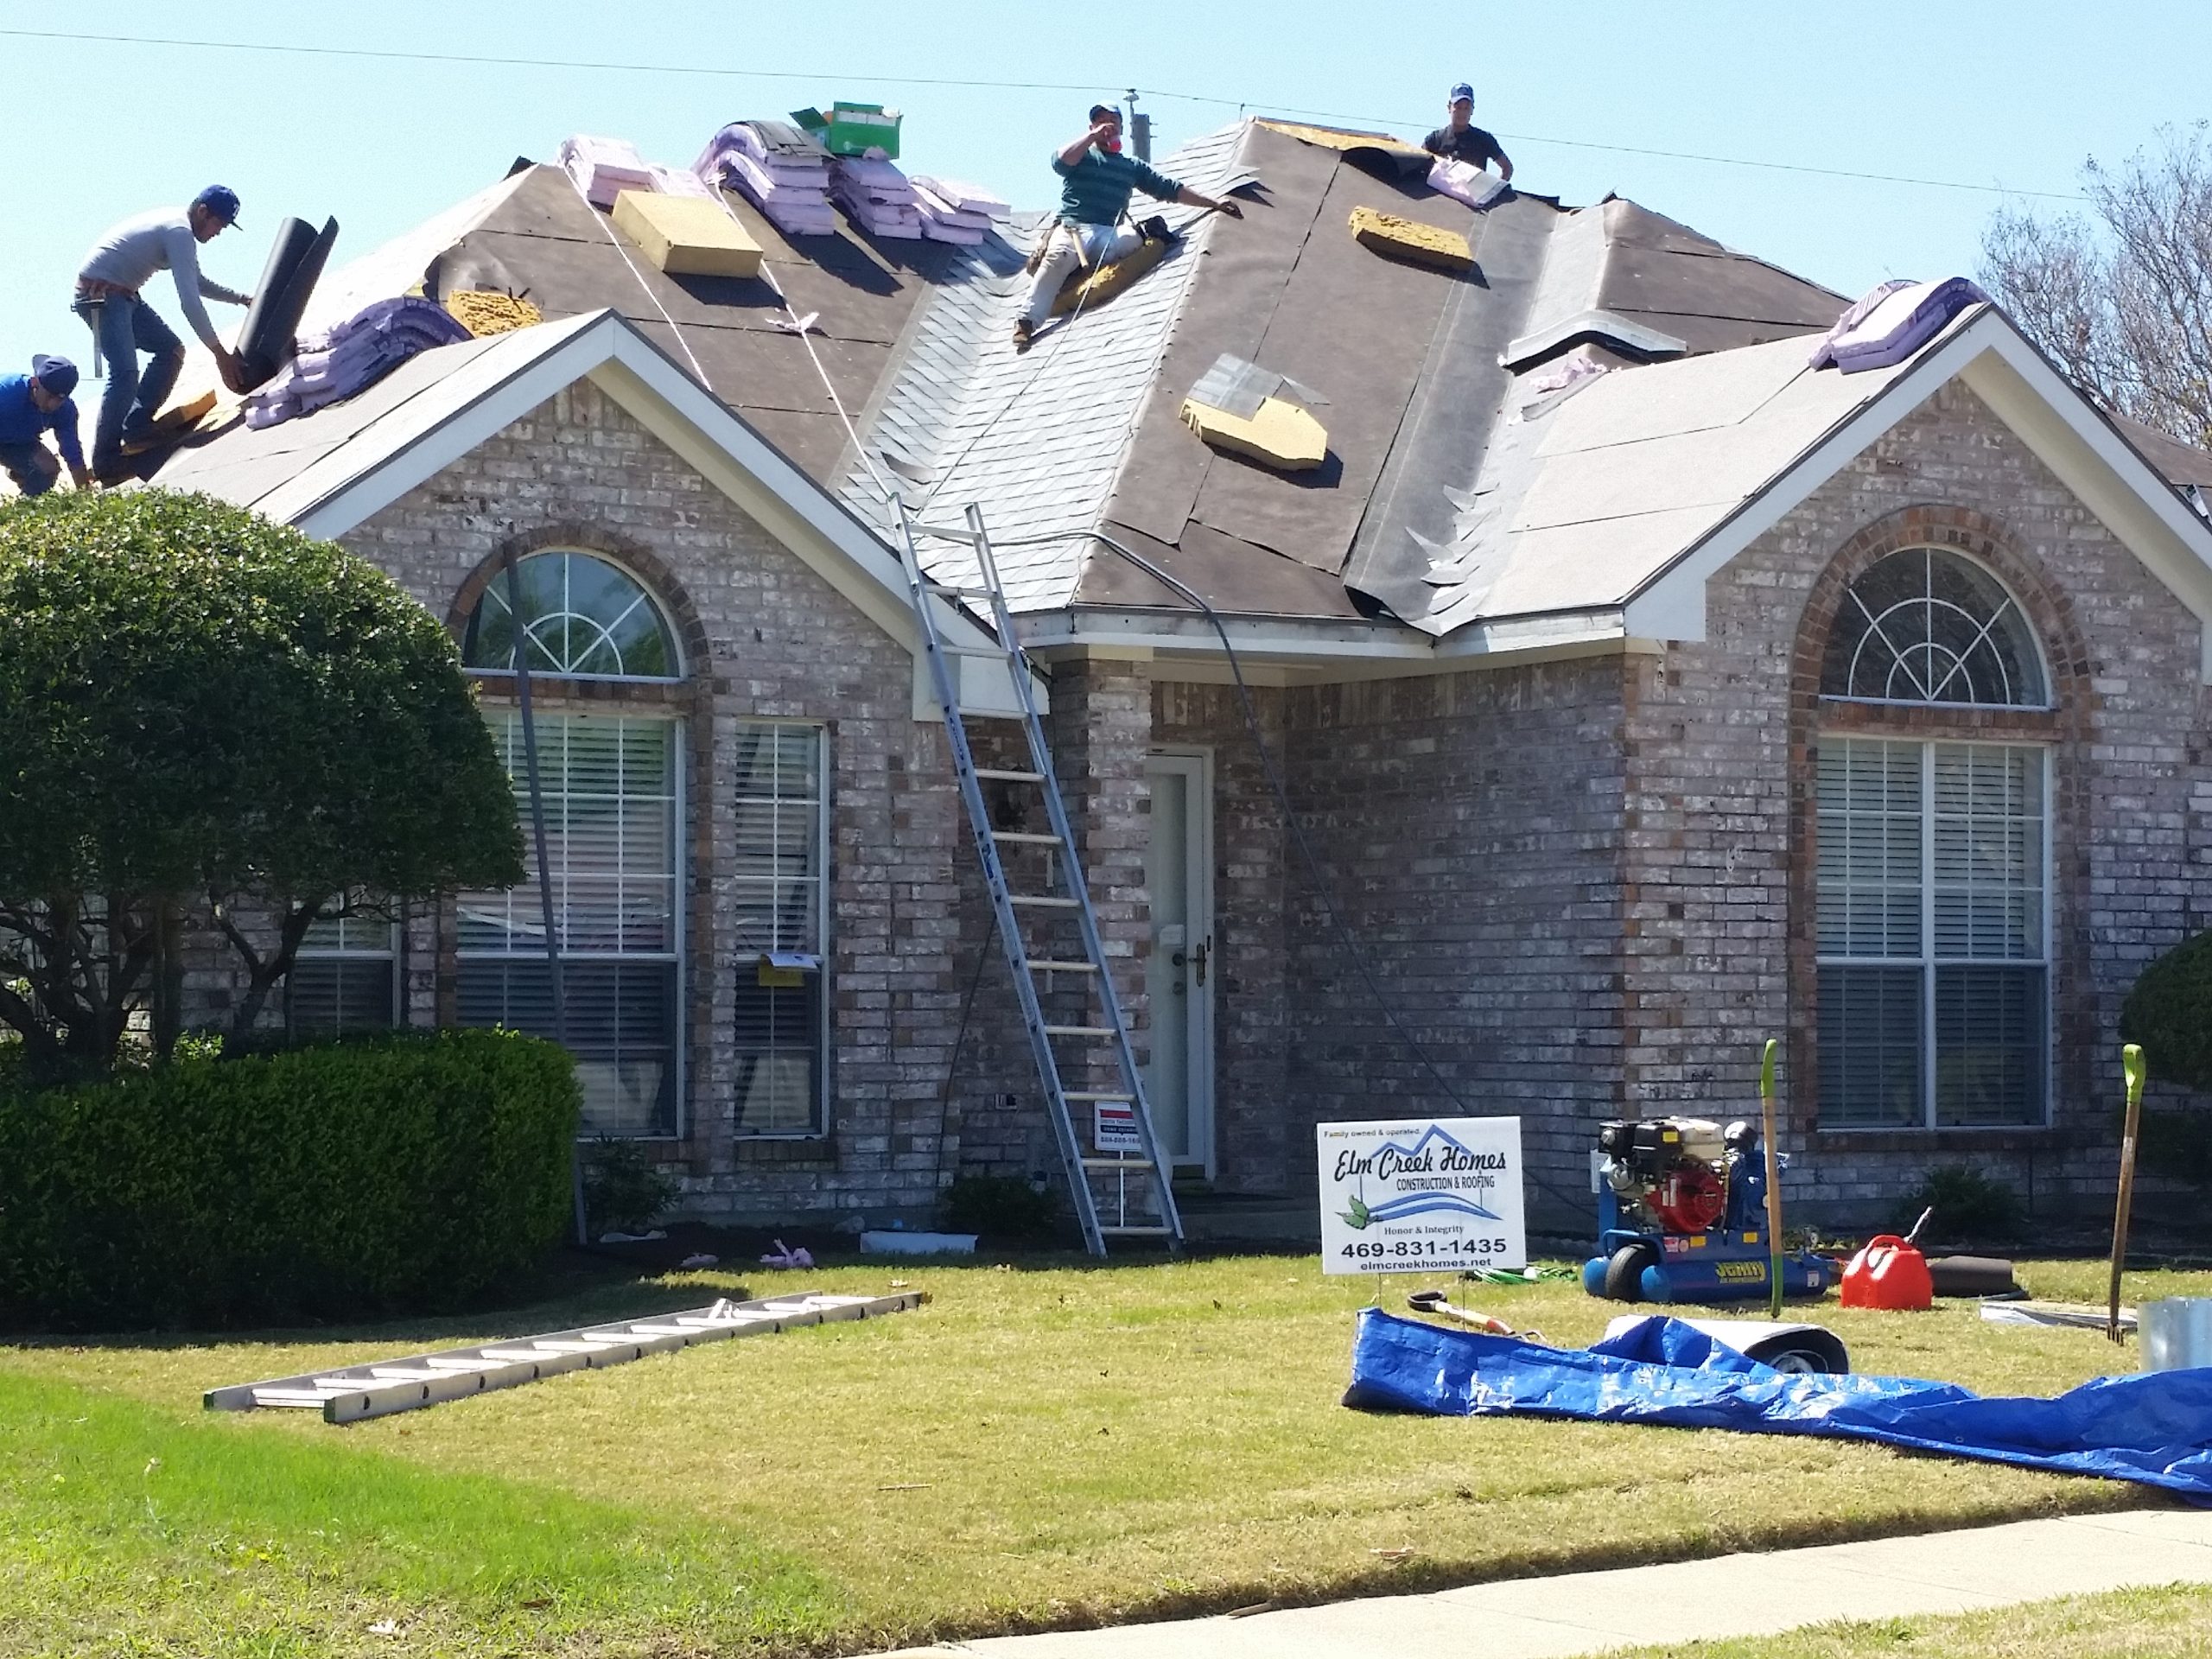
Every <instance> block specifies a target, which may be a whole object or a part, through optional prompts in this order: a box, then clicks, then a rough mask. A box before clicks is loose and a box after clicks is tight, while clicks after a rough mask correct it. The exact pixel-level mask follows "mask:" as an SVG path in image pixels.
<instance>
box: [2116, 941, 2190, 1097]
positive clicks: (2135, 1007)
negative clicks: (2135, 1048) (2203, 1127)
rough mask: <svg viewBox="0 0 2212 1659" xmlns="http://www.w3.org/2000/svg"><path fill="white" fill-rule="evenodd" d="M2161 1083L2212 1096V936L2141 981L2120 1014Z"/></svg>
mask: <svg viewBox="0 0 2212 1659" xmlns="http://www.w3.org/2000/svg"><path fill="white" fill-rule="evenodd" d="M2120 1038H2121V1039H2122V1040H2123V1041H2126V1042H2130V1043H2140V1044H2142V1045H2143V1058H2144V1059H2145V1060H2146V1061H2147V1062H2148V1063H2149V1065H2150V1068H2151V1075H2152V1077H2156V1078H2158V1080H2159V1081H2160V1082H2161V1083H2177V1084H2181V1085H2182V1087H2183V1088H2184V1089H2201V1090H2208V1091H2212V931H2207V932H2203V933H2199V934H2198V935H2197V936H2196V938H2191V939H2183V941H2182V942H2181V943H2180V944H2177V945H2176V946H2174V948H2173V949H2172V950H2169V951H2167V952H2166V953H2165V954H2164V956H2162V957H2159V958H2158V960H2157V961H2155V962H2153V963H2152V964H2151V965H2150V966H2149V967H2148V968H2145V969H2144V970H2143V971H2142V973H2141V974H2139V975H2138V976H2136V981H2135V985H2134V988H2133V989H2132V990H2130V991H2129V992H2128V994H2127V1001H2126V1002H2125V1003H2123V1004H2121V1006H2120Z"/></svg>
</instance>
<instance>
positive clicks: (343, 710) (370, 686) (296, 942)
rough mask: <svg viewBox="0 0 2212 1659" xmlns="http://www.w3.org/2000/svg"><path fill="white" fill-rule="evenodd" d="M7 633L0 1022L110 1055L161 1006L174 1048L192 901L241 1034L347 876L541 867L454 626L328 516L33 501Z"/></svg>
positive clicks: (45, 1046) (404, 889)
mask: <svg viewBox="0 0 2212 1659" xmlns="http://www.w3.org/2000/svg"><path fill="white" fill-rule="evenodd" d="M0 639H4V640H5V641H6V645H5V648H4V650H0V1022H4V1023H5V1024H6V1025H8V1026H10V1027H13V1028H14V1029H15V1030H16V1032H17V1033H20V1035H21V1037H22V1042H23V1044H24V1046H25V1049H26V1052H27V1055H28V1057H29V1058H31V1059H32V1060H34V1061H59V1060H61V1059H63V1058H65V1057H66V1058H73V1059H76V1060H79V1061H88V1062H93V1063H99V1062H102V1061H105V1060H107V1059H109V1058H112V1057H113V1056H114V1054H115V1053H116V1052H117V1051H118V1047H119V1046H120V1045H121V1044H122V1043H123V1041H124V1038H125V1036H126V1033H128V1031H129V1030H130V1022H131V1020H132V1018H133V1016H134V1014H137V1013H138V1012H140V1011H142V1010H143V1011H144V1012H145V1013H146V1014H148V1015H149V1019H150V1025H151V1031H152V1036H153V1039H154V1046H155V1048H156V1052H161V1053H164V1054H166V1053H167V1052H168V1049H169V1047H170V1046H171V1045H172V1044H173V1043H174V1041H175V1037H176V1035H177V1032H178V1029H179V1026H180V1019H179V1002H180V1000H181V974H182V960H181V937H182V929H183V924H184V919H185V918H186V916H187V914H188V912H191V911H194V910H195V909H197V910H199V911H200V912H201V913H203V914H204V915H205V916H206V917H207V918H210V919H211V920H212V923H213V925H214V926H215V927H216V928H218V929H219V931H221V932H222V934H223V936H224V937H225V938H226V939H227V940H228V941H229V943H230V944H231V945H232V948H233V949H234V950H236V951H237V953H238V957H239V958H240V960H241V961H242V963H244V965H245V970H246V991H245V996H244V997H243V998H242V1000H241V1001H240V1002H239V1003H238V1006H237V1007H236V1009H235V1017H234V1018H233V1020H232V1033H234V1034H236V1035H244V1034H245V1033H247V1032H249V1031H251V1029H252V1027H253V1026H254V1024H255V1022H256V1020H257V1019H258V1017H259V1015H260V1014H261V1012H262V1010H263V1009H264V1007H265V1006H266V1004H267V1001H268V998H269V996H270V993H271V991H272V990H273V989H274V988H276V987H277V985H278V984H279V983H280V982H282V980H283V976H284V974H285V973H286V972H287V971H288V970H289V969H290V967H291V964H292V961H293V958H294V957H295V955H296V953H297V951H298V950H299V948H300V944H301V942H302V940H303V939H304V938H305V937H306V935H307V932H308V929H309V927H310V926H312V925H313V924H314V923H315V921H316V920H317V919H318V918H323V917H327V916H331V915H334V914H340V913H343V912H345V911H346V908H347V907H348V906H349V905H352V904H356V903H359V902H360V901H359V899H357V898H353V897H349V895H358V894H359V893H375V894H378V895H381V896H383V897H384V898H386V899H410V898H417V897H424V896H428V895H429V894H432V893H440V892H445V891H449V890H452V889H454V888H456V887H504V886H507V885H510V884H512V883H513V882H514V881H517V880H519V879H520V878H521V874H522V861H521V858H522V846H521V837H520V835H519V833H518V829H517V827H516V823H515V813H514V802H513V797H512V793H511V791H510V788H509V785H508V782H507V778H506V774H505V771H504V769H503V768H502V767H501V766H500V765H499V759H498V756H497V754H496V753H495V752H494V750H493V745H492V740H491V736H490V734H489V732H488V731H487V730H486V727H485V725H484V722H483V720H482V719H481V717H480V715H479V714H478V712H477V710H476V708H475V704H474V699H473V698H472V696H471V695H470V691H469V689H468V685H467V681H466V679H465V678H464V677H463V676H462V674H461V668H460V663H459V659H458V658H457V656H456V654H455V652H454V645H453V641H452V640H451V639H449V638H448V636H447V634H446V632H445V630H444V629H442V627H440V626H438V625H437V623H436V622H435V620H432V619H431V617H430V616H429V614H428V613H426V612H424V611H423V608H422V607H420V606H418V605H416V603H415V602H414V601H412V600H410V599H409V598H408V597H407V595H406V594H404V593H403V592H402V591H401V590H400V589H399V588H397V586H396V585H395V584H394V583H393V582H391V580H390V579H389V578H388V577H386V576H385V575H383V574H382V573H381V572H380V571H378V570H377V569H374V568H373V567H372V566H371V565H368V564H366V563H363V562H362V561H360V560H359V559H356V558H354V557H353V556H351V555H349V554H347V553H346V552H345V551H343V550H341V549H340V548H338V547H335V546H334V545H332V544H331V543H327V542H318V541H315V540H312V539H311V538H309V537H307V536H304V535H302V534H301V533H300V532H299V531H296V530H292V529H289V528H287V527H285V526H283V525H280V524H271V523H270V522H269V521H268V520H266V519H264V518H258V517H257V516H255V515H254V514H252V513H250V512H245V511H242V510H240V509H238V508H236V507H232V506H229V505H225V504H224V503H221V502H219V501H214V500H211V499H207V498H206V497H203V496H197V495H186V494H178V493H168V492H162V491H143V492H134V493H128V494H120V495H106V494H102V495H94V494H90V493H68V494H56V495H49V496H47V497H44V498H41V499H39V500H36V501H31V502H22V503H18V504H16V505H13V506H10V507H8V508H6V509H4V510H0ZM264 919H265V921H266V923H267V924H268V926H269V929H270V931H264V932H261V933H260V935H259V938H258V940H257V938H256V934H257V925H258V924H259V923H260V922H261V921H263V920H264Z"/></svg>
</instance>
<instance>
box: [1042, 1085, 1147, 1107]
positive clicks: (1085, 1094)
mask: <svg viewBox="0 0 2212 1659" xmlns="http://www.w3.org/2000/svg"><path fill="white" fill-rule="evenodd" d="M1060 1098H1061V1099H1062V1100H1089V1101H1100V1100H1109V1101H1120V1102H1121V1103H1122V1104H1124V1105H1127V1104H1128V1103H1130V1102H1131V1101H1134V1100H1135V1098H1136V1096H1135V1095H1111V1094H1094V1093H1093V1092H1092V1091H1090V1090H1088V1089H1064V1090H1061V1091H1060Z"/></svg>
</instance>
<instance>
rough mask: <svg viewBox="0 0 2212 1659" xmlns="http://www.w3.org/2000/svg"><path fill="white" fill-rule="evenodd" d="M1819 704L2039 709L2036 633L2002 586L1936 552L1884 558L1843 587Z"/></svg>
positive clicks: (1966, 562)
mask: <svg viewBox="0 0 2212 1659" xmlns="http://www.w3.org/2000/svg"><path fill="white" fill-rule="evenodd" d="M1821 696H1824V697H1843V698H1849V699H1851V700H1853V701H1857V702H1943V703H1966V704H1979V705H1982V706H1985V707H1988V706H1996V707H2001V708H2012V709H2041V708H2044V707H2047V706H2048V705H2049V702H2050V691H2049V683H2048V682H2047V680H2046V679H2045V677H2044V671H2043V659H2042V658H2041V656H2040V655H2039V654H2038V653H2037V650H2036V641H2035V633H2034V631H2033V630H2032V629H2031V628H2030V627H2029V626H2028V620H2027V618H2026V617H2025V616H2024V615H2022V614H2021V612H2020V607H2019V606H2018V603H2017V602H2015V601H2014V600H2013V598H2012V594H2008V593H2006V592H2005V587H2004V584H2003V583H2001V582H1999V581H1998V580H1997V578H1996V577H1994V576H1993V575H1990V574H1989V573H1988V572H1987V571H1986V570H1984V569H1982V568H1981V567H1980V565H1978V564H1976V563H1974V562H1973V561H1972V560H1971V559H1967V558H1965V557H1963V556H1961V555H1959V554H1956V553H1951V552H1947V551H1945V550H1943V549H1942V548H1935V547H1910V548H1906V549H1905V550H1903V551H1902V552H1897V553H1892V554H1891V555H1890V556H1888V557H1887V558H1885V559H1884V560H1882V561H1881V562H1880V563H1878V564H1876V565H1875V566H1873V568H1872V569H1869V570H1868V571H1867V572H1866V574H1865V575H1862V576H1860V577H1859V580H1858V581H1856V582H1853V583H1852V584H1851V587H1850V589H1849V591H1847V593H1846V594H1844V597H1843V604H1842V606H1841V607H1840V609H1839V610H1838V611H1837V613H1836V620H1835V627H1834V632H1831V633H1830V634H1829V635H1828V645H1827V657H1826V658H1824V659H1823V661H1822V664H1821Z"/></svg>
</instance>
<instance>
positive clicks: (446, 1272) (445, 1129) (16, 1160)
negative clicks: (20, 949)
mask: <svg viewBox="0 0 2212 1659" xmlns="http://www.w3.org/2000/svg"><path fill="white" fill-rule="evenodd" d="M579 1109H580V1096H579V1094H578V1091H577V1087H576V1080H575V1066H574V1064H573V1063H572V1062H571V1060H570V1059H569V1055H568V1053H567V1052H566V1051H564V1050H563V1049H561V1048H559V1047H556V1046H555V1045H553V1044H551V1043H548V1042H543V1041H541V1040H539V1039H535V1038H530V1037H524V1036H519V1035H517V1034H515V1033H511V1032H504V1031H441V1032H433V1033H405V1034H396V1035H393V1036H390V1037H385V1038H381V1039H375V1040H372V1041H352V1042H347V1043H343V1044H339V1045H334V1046H325V1047H314V1048H302V1049H295V1050H292V1051H290V1052H285V1053H279V1054H269V1055H257V1056H251V1057H249V1058H241V1059H233V1060H216V1059H207V1058H195V1059H187V1060H179V1061H175V1062H173V1063H170V1064H168V1065H160V1066H156V1067H154V1068H152V1069H150V1070H148V1071H143V1072H138V1073H135V1074H130V1075H118V1076H117V1077H112V1078H111V1079H109V1080H107V1081H105V1082H101V1083H95V1084H78V1085H75V1086H72V1087H67V1088H56V1089H48V1090H38V1091H35V1092H34V1091H29V1090H22V1089H20V1088H19V1089H17V1090H14V1091H11V1092H9V1093H7V1094H4V1095H0V1325H14V1326H16V1327H19V1328H20V1327H24V1326H34V1327H46V1328H56V1329H67V1330H85V1329H101V1328H106V1329H114V1328H118V1327H143V1326H147V1325H155V1326H188V1327H194V1328H210V1327H219V1326H226V1325H243V1324H250V1323H270V1322H277V1321H283V1320H287V1319H359V1318H362V1317H365V1316H370V1315H383V1314H392V1313H416V1312H424V1311H431V1310H436V1309H442V1308H448V1307H453V1306H459V1305H461V1304H464V1303H466V1302H467V1300H469V1299H470V1298H471V1297H473V1296H474V1295H476V1294H480V1292H482V1291H484V1290H485V1289H486V1288H487V1287H490V1286H492V1285H493V1284H494V1283H495V1282H497V1281H499V1279H501V1278H502V1277H503V1276H505V1275H506V1274H511V1273H512V1272H514V1271H515V1270H517V1269H518V1268H524V1267H527V1266H529V1265H530V1264H531V1263H532V1262H534V1261H536V1260H537V1258H538V1257H539V1256H540V1255H542V1254H543V1252H544V1251H545V1250H546V1249H547V1248H548V1247H549V1246H550V1245H551V1244H552V1243H554V1242H555V1240H556V1239H557V1238H558V1237H559V1236H560V1234H561V1231H562V1229H563V1225H564V1224H566V1223H567V1221H568V1219H569V1205H570V1197H569V1157H570V1147H571V1144H572V1142H573V1140H574V1137H575V1128H576V1119H577V1114H578V1111H579Z"/></svg>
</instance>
